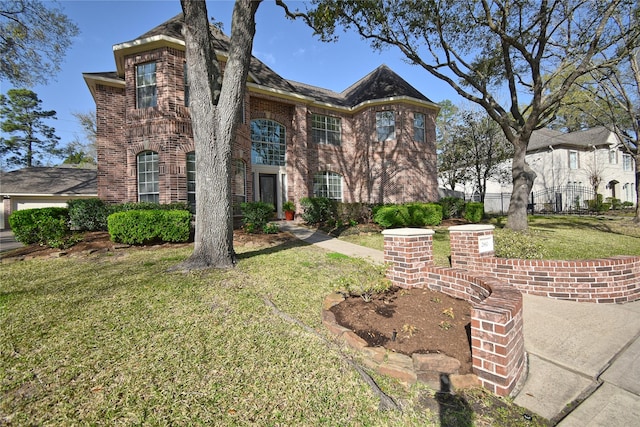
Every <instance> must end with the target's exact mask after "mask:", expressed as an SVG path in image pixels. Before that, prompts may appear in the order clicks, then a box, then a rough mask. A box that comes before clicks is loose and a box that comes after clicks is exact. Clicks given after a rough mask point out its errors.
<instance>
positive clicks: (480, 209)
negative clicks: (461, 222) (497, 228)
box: [464, 202, 484, 224]
mask: <svg viewBox="0 0 640 427" xmlns="http://www.w3.org/2000/svg"><path fill="white" fill-rule="evenodd" d="M482 217H484V203H480V202H469V203H467V204H466V206H465V207H464V219H466V220H467V221H469V222H470V223H472V224H477V223H479V222H480V221H482Z"/></svg>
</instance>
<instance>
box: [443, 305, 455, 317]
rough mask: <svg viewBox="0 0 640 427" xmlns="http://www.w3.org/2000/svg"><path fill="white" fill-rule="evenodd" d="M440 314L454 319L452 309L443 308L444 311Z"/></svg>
mask: <svg viewBox="0 0 640 427" xmlns="http://www.w3.org/2000/svg"><path fill="white" fill-rule="evenodd" d="M442 314H444V315H445V316H447V317H450V318H452V319H454V318H455V317H456V316H455V315H454V314H453V307H449V308H445V309H444V310H442Z"/></svg>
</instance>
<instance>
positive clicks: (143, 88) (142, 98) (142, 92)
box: [136, 62, 158, 108]
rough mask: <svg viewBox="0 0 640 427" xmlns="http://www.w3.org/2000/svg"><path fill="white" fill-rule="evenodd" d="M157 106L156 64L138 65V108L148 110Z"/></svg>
mask: <svg viewBox="0 0 640 427" xmlns="http://www.w3.org/2000/svg"><path fill="white" fill-rule="evenodd" d="M157 104H158V91H157V86H156V63H155V62H148V63H146V64H140V65H136V107H137V108H148V107H155V106H156V105H157Z"/></svg>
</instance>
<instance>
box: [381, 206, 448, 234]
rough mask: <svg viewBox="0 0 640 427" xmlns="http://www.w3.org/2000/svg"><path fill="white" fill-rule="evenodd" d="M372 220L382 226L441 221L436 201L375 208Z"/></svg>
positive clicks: (440, 213)
mask: <svg viewBox="0 0 640 427" xmlns="http://www.w3.org/2000/svg"><path fill="white" fill-rule="evenodd" d="M373 221H374V222H375V223H377V224H378V225H380V226H381V227H384V228H395V227H424V226H435V225H439V224H440V223H441V222H442V206H440V205H439V204H437V203H406V204H403V205H387V206H382V207H380V208H377V209H376V211H375V214H374V217H373Z"/></svg>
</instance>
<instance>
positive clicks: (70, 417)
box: [0, 241, 543, 426]
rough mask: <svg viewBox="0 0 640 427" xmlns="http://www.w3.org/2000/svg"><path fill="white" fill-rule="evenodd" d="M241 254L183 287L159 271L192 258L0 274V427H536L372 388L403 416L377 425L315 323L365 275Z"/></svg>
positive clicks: (386, 385) (477, 407)
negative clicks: (342, 287) (338, 292)
mask: <svg viewBox="0 0 640 427" xmlns="http://www.w3.org/2000/svg"><path fill="white" fill-rule="evenodd" d="M237 249H238V252H240V263H239V265H238V266H237V267H236V268H235V269H233V270H225V271H215V270H214V271H207V272H199V273H189V274H183V273H167V272H166V271H167V268H169V267H171V266H173V265H176V264H177V263H179V262H180V261H181V260H183V259H184V258H185V257H187V256H188V254H189V252H190V248H189V247H182V248H178V249H176V248H166V247H158V248H148V249H145V250H136V249H129V250H117V251H115V252H111V253H108V254H100V255H90V256H83V257H78V258H64V257H63V258H58V259H36V260H30V261H19V262H13V263H10V264H6V263H5V264H2V265H0V395H1V396H2V398H1V399H0V425H16V426H17V425H260V426H262V425H309V426H315V425H329V426H337V425H376V426H377V425H381V426H397V425H403V426H404V425H406V426H425V425H440V424H441V425H452V426H454V425H455V426H457V425H464V426H469V425H472V424H471V423H472V422H474V423H475V424H476V425H492V426H500V425H503V426H517V425H523V426H524V425H527V426H532V425H542V423H543V421H540V420H537V419H536V418H534V421H533V422H531V421H527V420H525V419H524V417H523V416H524V413H525V412H526V411H525V410H523V409H522V408H519V407H517V406H515V405H513V404H512V403H511V402H510V401H509V400H508V399H498V398H496V397H495V396H492V395H490V394H488V393H486V392H484V391H481V390H474V391H469V392H466V393H464V394H460V395H458V396H455V397H453V398H452V397H445V398H443V399H437V398H436V396H435V393H434V391H433V390H429V389H427V388H426V387H425V386H413V387H411V388H409V389H405V388H404V387H403V386H401V385H399V384H397V383H396V382H394V381H391V380H388V379H386V378H383V377H379V376H375V375H373V376H374V378H375V380H376V381H377V382H378V384H379V385H380V386H381V388H382V389H383V390H384V391H385V392H386V393H387V394H389V395H391V396H392V397H393V398H394V399H395V400H396V401H397V402H398V403H399V404H400V406H401V407H402V408H403V410H402V411H379V410H378V403H379V399H378V398H377V397H376V395H375V394H374V393H373V392H372V390H371V389H370V387H369V386H368V385H367V384H366V383H365V381H363V379H362V378H361V377H360V375H359V374H358V373H357V372H356V371H355V370H354V369H353V367H352V365H350V364H349V363H347V358H350V357H352V355H350V354H349V353H348V352H347V350H345V349H344V348H342V347H341V346H339V345H337V344H335V343H332V342H328V341H325V339H323V338H322V337H328V336H329V334H328V333H326V331H325V329H324V327H323V326H322V324H321V320H320V312H321V305H322V300H323V298H324V297H325V296H326V295H327V294H328V293H330V292H332V291H333V290H334V284H335V283H336V282H338V279H339V278H340V277H341V276H344V275H347V274H365V275H366V273H367V271H368V269H370V268H373V267H371V266H369V265H368V264H366V263H364V262H360V261H357V260H353V259H350V258H346V257H338V256H329V254H327V253H326V252H324V251H323V250H321V249H319V248H316V247H313V246H307V245H304V244H302V243H300V242H297V241H290V242H285V243H281V244H279V245H276V246H273V247H260V246H256V245H252V246H246V247H244V248H237ZM268 301H271V302H273V304H274V305H275V306H276V307H277V309H278V310H279V311H280V312H281V313H286V314H287V315H288V316H290V317H292V318H295V319H297V320H299V321H300V322H302V323H304V324H305V325H307V326H309V327H310V328H312V329H314V330H315V331H317V333H318V334H319V335H320V336H319V335H317V334H316V333H311V332H310V331H309V330H306V329H305V328H303V327H301V326H300V325H299V324H295V323H292V322H291V321H290V320H287V319H286V318H285V317H284V316H282V315H281V313H278V312H277V311H275V310H274V309H273V308H272V307H271V306H270V305H269V304H268V303H267V302H268ZM527 418H528V417H527Z"/></svg>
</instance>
